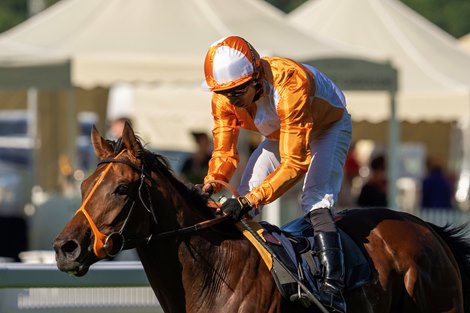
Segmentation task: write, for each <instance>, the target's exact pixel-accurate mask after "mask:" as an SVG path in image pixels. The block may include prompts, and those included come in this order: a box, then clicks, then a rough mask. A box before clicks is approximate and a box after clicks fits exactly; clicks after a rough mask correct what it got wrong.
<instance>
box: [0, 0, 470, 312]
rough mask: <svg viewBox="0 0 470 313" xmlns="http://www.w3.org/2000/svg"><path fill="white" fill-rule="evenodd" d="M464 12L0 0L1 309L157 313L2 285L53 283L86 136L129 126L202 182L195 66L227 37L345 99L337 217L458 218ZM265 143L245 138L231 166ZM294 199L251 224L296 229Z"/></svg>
mask: <svg viewBox="0 0 470 313" xmlns="http://www.w3.org/2000/svg"><path fill="white" fill-rule="evenodd" d="M469 16H470V2H469V1H465V0H427V1H421V0H403V1H398V0H354V1H353V0H308V1H306V0H266V1H265V0H236V1H234V0H171V1H168V0H134V1H129V0H60V1H57V0H55V1H54V0H2V1H1V2H0V278H2V279H3V285H2V284H1V282H0V288H2V289H1V290H0V312H5V313H15V312H23V311H25V310H27V311H28V312H32V311H34V312H48V313H50V312H56V313H59V312H78V311H77V310H79V311H80V312H84V311H86V312H125V311H129V310H130V311H132V312H160V311H161V308H160V307H159V305H158V302H157V301H156V299H155V297H154V295H153V293H152V291H151V290H150V289H149V288H144V287H142V288H140V289H139V288H107V289H103V288H36V287H41V284H39V285H35V286H32V287H33V288H26V289H21V287H17V289H12V288H8V287H9V286H11V282H14V281H17V280H18V279H19V278H21V277H23V279H24V281H28V279H27V277H28V276H27V275H31V274H29V273H30V272H29V268H27V269H26V271H18V272H14V274H13V276H12V275H11V273H12V272H10V271H9V270H11V269H14V268H15V267H14V266H13V265H23V263H28V264H30V263H51V264H50V265H51V267H49V270H51V272H49V273H51V274H49V275H48V274H47V272H42V273H43V274H44V273H46V276H50V282H49V283H51V282H52V281H56V279H55V278H53V276H54V275H52V274H53V273H54V272H53V271H55V272H57V270H56V269H55V267H54V266H53V263H54V262H55V260H54V253H53V251H52V247H51V242H52V240H53V238H54V237H55V235H56V234H57V233H58V232H59V231H60V230H61V229H62V227H63V226H64V224H65V223H66V221H68V220H69V219H70V218H71V217H72V216H73V214H74V212H75V211H76V210H77V208H78V207H79V205H80V202H81V196H80V192H79V187H80V183H81V182H82V181H83V179H84V178H85V177H86V176H87V175H88V174H89V173H90V172H91V171H93V169H94V167H95V165H96V161H97V160H96V159H95V156H94V153H93V149H92V147H91V145H90V130H91V127H92V125H96V126H97V127H98V129H99V130H100V132H101V133H102V134H105V135H106V137H108V138H111V139H113V138H117V137H119V136H120V132H121V130H122V125H123V123H124V122H125V121H130V122H132V124H133V127H134V129H135V131H136V132H137V133H138V134H139V136H140V137H141V138H142V139H143V140H144V141H145V142H146V143H147V147H148V148H150V149H151V150H154V151H156V152H159V153H161V154H163V155H165V156H166V157H167V158H168V159H169V161H170V162H171V164H172V167H173V169H174V171H175V173H176V174H177V175H179V176H180V177H181V179H182V180H186V181H188V182H192V183H199V182H201V181H200V180H201V179H202V178H201V177H203V175H204V172H205V171H206V170H207V169H206V167H205V164H206V163H207V157H208V155H210V152H211V145H212V143H211V141H210V140H211V139H210V137H211V136H210V132H211V128H212V119H211V115H210V94H208V93H206V92H203V91H202V90H201V88H200V84H201V82H202V81H203V79H204V75H203V60H204V56H205V53H206V51H207V49H208V47H209V46H210V44H211V43H212V42H214V41H216V40H217V39H219V38H221V37H223V36H226V35H231V34H237V35H241V36H243V37H245V38H246V39H247V40H248V41H250V42H251V43H252V44H253V45H254V47H256V49H257V50H258V51H259V52H260V54H261V55H263V56H268V55H273V56H282V57H289V58H293V59H295V60H297V61H300V62H303V63H308V64H312V65H314V66H316V67H318V68H319V69H320V70H321V71H323V72H325V73H327V74H328V75H329V76H330V77H332V78H333V80H334V81H336V82H337V84H338V85H339V86H340V87H341V88H342V89H343V90H344V91H345V94H346V98H347V102H348V109H349V111H350V113H351V115H352V118H353V145H352V147H351V149H350V153H349V155H348V159H347V161H346V165H345V169H344V175H345V178H344V186H343V189H342V193H341V195H340V199H339V202H338V204H337V210H343V209H350V208H359V207H383V206H387V207H390V208H392V209H396V210H403V211H406V212H411V213H413V214H416V215H418V216H420V217H422V218H423V219H425V220H427V221H430V222H433V223H436V224H438V225H444V224H446V223H451V224H454V225H460V224H462V223H466V222H468V221H469V219H470V218H469V217H470V197H469V192H470V146H469V143H470V138H469V137H470V129H469V122H470V121H469V118H470V74H469V73H470V19H469V18H468V17H469ZM260 140H261V138H260V137H259V136H257V135H255V134H253V133H250V132H242V133H241V138H240V142H239V151H240V153H241V164H240V166H239V167H240V168H242V169H243V165H244V162H246V160H247V158H248V156H249V153H250V151H251V149H253V147H254V146H256V144H257V143H258V142H259V141H260ZM239 177H240V172H237V173H236V175H235V177H234V179H233V181H232V182H231V183H232V185H236V184H237V181H238V179H239ZM300 188H301V187H300V186H296V187H295V188H293V189H292V190H290V191H289V192H288V193H287V194H286V195H285V196H283V197H282V198H281V199H280V200H278V201H275V202H274V203H272V204H270V205H269V206H267V207H265V209H264V211H263V213H262V219H265V220H268V221H270V222H272V223H275V224H278V225H280V224H284V223H286V222H288V221H290V220H292V219H294V218H296V217H298V216H299V215H300V214H301V213H300V209H299V207H298V196H299V192H300ZM136 259H137V258H136V256H135V255H134V254H133V252H126V253H123V254H121V255H120V256H119V258H117V259H115V260H118V261H119V260H120V261H134V260H136ZM19 261H21V262H23V263H19ZM28 264H26V265H28ZM46 270H47V268H46ZM119 273H122V272H119ZM8 274H10V275H8ZM114 275H115V274H114ZM120 275H121V274H119V276H120ZM91 276H92V275H91ZM8 277H13V278H12V279H11V280H10V283H8V282H6V281H8ZM15 277H16V280H15ZM24 277H26V278H24ZM0 280H1V279H0ZM48 280H49V278H48ZM59 281H60V280H59ZM143 281H144V282H143V283H142V284H143V286H145V278H144V279H143ZM81 282H83V280H77V281H76V286H77V287H81ZM123 282H124V280H123ZM124 283H125V282H124ZM61 287H63V286H61ZM121 287H122V286H121ZM134 287H135V286H134ZM116 299H119V301H117V300H116Z"/></svg>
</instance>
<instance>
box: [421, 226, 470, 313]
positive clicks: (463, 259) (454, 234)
mask: <svg viewBox="0 0 470 313" xmlns="http://www.w3.org/2000/svg"><path fill="white" fill-rule="evenodd" d="M427 224H428V225H430V226H431V228H432V229H433V230H434V231H435V232H436V233H437V234H438V235H439V236H440V237H441V238H442V239H443V240H444V241H445V242H446V244H447V245H448V246H449V248H450V250H451V251H452V253H453V254H454V256H455V259H456V261H457V263H458V265H459V269H460V276H461V277H462V288H463V296H464V312H469V313H470V243H469V241H468V239H467V237H466V236H467V235H468V234H469V233H470V232H469V231H468V230H467V226H468V224H462V225H460V226H457V227H452V226H451V225H449V224H447V225H445V226H437V225H434V224H432V223H427Z"/></svg>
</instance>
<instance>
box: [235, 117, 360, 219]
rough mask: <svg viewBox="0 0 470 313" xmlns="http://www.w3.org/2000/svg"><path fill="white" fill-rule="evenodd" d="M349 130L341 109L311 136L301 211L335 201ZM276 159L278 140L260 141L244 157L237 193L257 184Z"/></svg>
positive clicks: (327, 205) (274, 166)
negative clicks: (339, 116)
mask: <svg viewBox="0 0 470 313" xmlns="http://www.w3.org/2000/svg"><path fill="white" fill-rule="evenodd" d="M351 133H352V123H351V116H350V114H349V113H347V112H345V114H343V117H342V119H341V120H339V121H338V122H336V123H335V124H334V125H333V126H332V127H331V128H329V129H328V130H327V131H326V132H324V133H323V134H322V135H321V136H320V137H315V136H312V139H311V142H310V149H311V153H312V161H311V163H310V166H309V168H308V171H307V173H306V174H305V177H304V183H303V187H302V196H301V207H302V211H303V213H304V214H307V213H309V212H310V211H312V210H315V209H319V208H332V207H333V206H334V204H335V202H336V201H337V197H338V193H339V191H340V189H341V182H342V179H343V166H344V162H345V160H346V154H347V152H348V149H349V145H350V143H351V135H352V134H351ZM280 162H281V158H280V155H279V141H275V140H268V139H265V140H264V141H262V142H261V143H260V144H259V146H258V147H257V148H256V149H255V151H254V152H253V153H252V154H251V156H250V158H249V160H248V163H247V165H246V168H245V171H244V172H243V175H242V178H241V181H240V186H239V187H238V192H239V194H240V195H244V194H246V193H247V192H248V191H249V190H251V189H252V188H253V187H256V186H258V185H259V184H261V182H262V181H263V180H264V179H265V178H266V177H267V176H268V175H269V174H270V173H271V172H273V171H274V170H275V169H276V168H277V167H278V166H279V164H280Z"/></svg>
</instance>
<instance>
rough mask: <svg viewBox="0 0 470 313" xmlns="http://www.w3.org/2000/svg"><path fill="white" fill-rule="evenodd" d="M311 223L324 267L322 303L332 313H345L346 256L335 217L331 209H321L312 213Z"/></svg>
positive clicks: (318, 253)
mask: <svg viewBox="0 0 470 313" xmlns="http://www.w3.org/2000/svg"><path fill="white" fill-rule="evenodd" d="M310 221H311V223H312V225H313V227H314V241H315V252H316V254H317V255H318V256H319V259H320V263H321V264H322V266H323V270H322V282H321V291H322V292H321V294H320V301H321V302H322V303H323V304H324V305H326V306H327V307H329V308H331V309H333V311H332V312H342V313H344V312H346V302H345V300H344V297H343V289H344V275H345V273H344V272H345V269H344V256H343V250H342V246H341V241H340V237H339V234H338V232H337V229H336V226H335V224H334V221H333V217H332V216H331V213H330V210H329V209H326V208H321V209H316V210H314V211H312V212H311V214H310ZM315 227H316V228H317V229H315Z"/></svg>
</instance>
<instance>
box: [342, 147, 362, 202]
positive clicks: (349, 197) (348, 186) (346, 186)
mask: <svg viewBox="0 0 470 313" xmlns="http://www.w3.org/2000/svg"><path fill="white" fill-rule="evenodd" d="M359 168H360V164H359V161H358V160H357V156H356V143H355V142H353V143H352V144H351V147H350V148H349V150H348V154H347V155H346V162H345V163H344V179H343V185H342V186H341V191H340V193H339V195H338V206H339V207H342V208H347V207H351V206H353V205H354V204H355V203H356V199H355V197H356V196H357V193H356V194H355V195H353V192H352V187H353V182H354V179H355V178H356V177H358V176H359Z"/></svg>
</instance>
